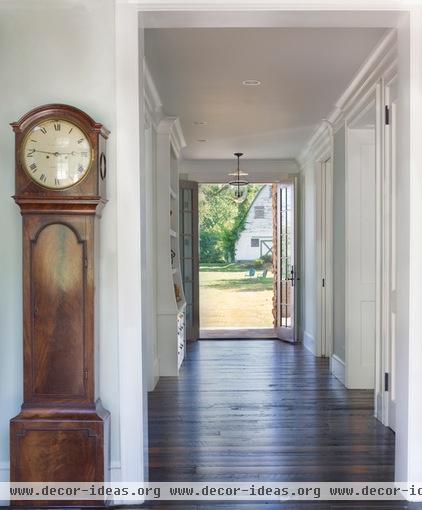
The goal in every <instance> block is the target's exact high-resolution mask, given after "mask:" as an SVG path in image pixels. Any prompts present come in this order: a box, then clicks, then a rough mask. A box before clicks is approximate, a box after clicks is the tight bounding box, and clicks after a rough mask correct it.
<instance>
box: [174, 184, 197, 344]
mask: <svg viewBox="0 0 422 510" xmlns="http://www.w3.org/2000/svg"><path fill="white" fill-rule="evenodd" d="M179 193H180V197H179V214H180V216H179V227H180V265H181V272H182V282H183V292H184V295H185V300H186V318H185V320H186V339H187V340H190V341H193V340H198V338H199V240H198V183H197V182H193V181H180V183H179Z"/></svg>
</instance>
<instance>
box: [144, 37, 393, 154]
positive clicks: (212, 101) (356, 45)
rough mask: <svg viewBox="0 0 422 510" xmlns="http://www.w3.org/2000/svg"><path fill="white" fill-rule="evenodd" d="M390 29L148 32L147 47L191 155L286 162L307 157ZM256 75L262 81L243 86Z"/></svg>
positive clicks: (163, 94) (168, 109)
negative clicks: (308, 144) (311, 143)
mask: <svg viewBox="0 0 422 510" xmlns="http://www.w3.org/2000/svg"><path fill="white" fill-rule="evenodd" d="M384 33H385V29H382V28H183V29H182V28H180V29H177V28H176V29H174V28H169V29H147V30H145V54H146V60H147V64H148V67H149V69H150V72H151V75H152V77H153V80H154V82H155V84H156V87H157V90H158V92H159V94H160V97H161V100H162V103H163V110H164V112H165V113H166V114H167V115H175V116H178V117H180V120H181V124H182V128H183V132H184V135H185V138H186V142H187V147H185V149H184V150H183V156H184V158H186V159H225V158H230V156H231V155H232V154H233V153H234V152H237V151H241V152H244V153H245V157H246V158H251V159H286V158H295V157H297V156H298V154H299V153H300V151H301V149H302V148H303V146H304V144H305V143H306V141H307V140H308V139H309V137H310V136H311V135H312V133H313V131H314V130H315V128H316V126H317V125H318V124H319V123H320V121H321V120H322V119H323V118H324V117H325V116H327V115H328V114H329V113H330V111H331V110H332V108H333V106H334V103H335V101H336V100H337V99H338V98H339V96H340V95H341V94H342V92H343V91H344V89H345V88H346V87H347V85H348V84H349V82H350V81H351V80H352V78H353V76H354V75H355V74H356V72H357V71H358V69H359V68H360V66H361V65H362V64H363V62H364V61H365V59H366V58H367V57H368V55H369V54H370V53H371V51H372V50H373V49H374V47H375V46H376V45H377V43H378V42H379V41H380V39H381V38H382V36H383V34H384ZM249 79H253V80H259V81H261V85H260V86H245V85H242V81H243V80H249ZM198 122H206V124H205V125H203V124H199V125H198V124H196V123H198ZM199 140H206V141H199Z"/></svg>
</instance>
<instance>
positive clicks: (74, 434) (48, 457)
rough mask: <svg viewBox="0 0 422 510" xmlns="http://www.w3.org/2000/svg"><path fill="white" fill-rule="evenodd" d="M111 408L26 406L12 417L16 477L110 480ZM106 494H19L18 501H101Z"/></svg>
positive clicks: (35, 503) (45, 503) (74, 503)
mask: <svg viewBox="0 0 422 510" xmlns="http://www.w3.org/2000/svg"><path fill="white" fill-rule="evenodd" d="M109 436H110V413H109V412H108V411H106V410H105V409H104V408H103V407H102V406H101V403H100V402H97V405H96V407H95V408H92V409H81V408H62V409H60V408H41V407H37V408H35V407H27V406H23V408H22V411H21V413H20V414H19V415H18V416H16V417H15V418H13V419H12V420H11V422H10V438H11V450H10V480H11V482H46V483H48V482H107V481H109V472H110V471H109V462H110V460H109ZM106 504H107V502H106V501H103V500H95V501H94V500H93V501H88V500H85V501H84V500H79V501H70V500H66V501H65V500H62V501H57V500H37V501H35V500H33V501H31V500H19V501H18V500H15V501H11V505H12V506H18V507H49V508H53V507H61V508H63V507H64V506H65V507H72V506H78V507H79V508H80V507H99V506H105V505H106Z"/></svg>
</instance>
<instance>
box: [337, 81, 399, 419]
mask: <svg viewBox="0 0 422 510" xmlns="http://www.w3.org/2000/svg"><path fill="white" fill-rule="evenodd" d="M383 103H384V99H383V80H382V79H380V80H379V81H378V82H377V83H375V84H374V85H373V86H372V87H370V88H369V89H368V90H367V91H366V93H365V94H364V96H363V97H362V99H361V101H360V102H359V104H358V105H357V106H356V108H354V109H353V110H352V111H351V112H350V113H349V114H348V115H347V116H346V119H345V130H346V131H345V136H346V141H345V146H346V159H345V163H346V189H345V196H346V224H345V238H346V260H345V276H346V282H345V292H346V295H345V298H346V311H345V358H346V359H345V365H346V374H347V372H348V369H349V366H348V363H349V360H348V351H349V349H350V348H351V338H350V332H349V327H348V321H349V320H350V319H349V317H350V316H351V315H352V308H351V307H352V306H353V304H352V302H351V300H350V298H349V295H350V288H351V275H350V269H351V260H350V255H349V248H348V240H349V238H350V234H349V227H350V225H349V220H348V212H349V207H348V205H347V204H348V197H349V193H350V190H349V186H348V178H347V176H348V166H349V162H348V143H349V142H348V138H349V130H350V129H351V127H350V126H351V124H352V123H353V122H356V120H358V119H359V118H360V117H361V116H362V115H364V114H365V112H366V111H367V110H368V108H370V107H371V106H372V105H373V104H375V200H376V203H375V210H376V212H375V222H376V225H375V243H376V245H375V361H374V414H375V416H376V417H377V418H378V419H380V420H381V421H383V393H384V375H383V374H384V363H383V361H382V353H383V352H384V351H385V343H386V342H385V338H384V337H383V309H384V308H385V306H388V303H389V299H390V296H389V295H387V294H385V293H383V252H384V246H383V237H384V236H383V229H385V228H386V225H385V220H383V215H382V211H383V206H385V204H386V198H385V197H383V192H384V187H383V186H384V170H385V165H384V161H383V157H382V150H383V134H382V133H383V123H384V117H383V112H384V108H383ZM346 384H347V381H346Z"/></svg>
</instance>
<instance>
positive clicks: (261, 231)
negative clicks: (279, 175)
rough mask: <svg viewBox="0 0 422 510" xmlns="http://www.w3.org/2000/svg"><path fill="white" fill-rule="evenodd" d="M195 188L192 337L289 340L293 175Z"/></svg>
mask: <svg viewBox="0 0 422 510" xmlns="http://www.w3.org/2000/svg"><path fill="white" fill-rule="evenodd" d="M198 189H199V192H198V217H199V218H198V224H199V228H198V232H199V237H198V244H199V303H198V316H199V322H200V338H216V339H217V338H219V339H221V338H280V339H282V340H286V341H290V342H295V341H296V333H295V331H296V328H295V317H296V313H295V301H296V300H295V286H296V282H297V280H298V276H297V270H296V264H295V254H296V249H295V236H294V225H295V208H294V202H295V183H294V180H288V181H286V182H284V183H275V184H268V183H260V184H250V185H249V186H248V190H247V196H246V199H245V200H244V202H242V203H241V204H237V203H236V202H235V201H233V199H232V198H233V197H232V191H231V190H230V187H228V186H227V185H226V184H200V185H199V188H198Z"/></svg>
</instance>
